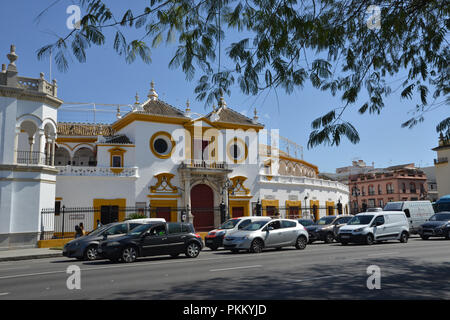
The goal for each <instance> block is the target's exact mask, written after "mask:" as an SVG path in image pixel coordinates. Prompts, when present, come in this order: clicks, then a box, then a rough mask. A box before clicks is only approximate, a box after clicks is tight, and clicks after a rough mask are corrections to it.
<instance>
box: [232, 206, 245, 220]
mask: <svg viewBox="0 0 450 320" xmlns="http://www.w3.org/2000/svg"><path fill="white" fill-rule="evenodd" d="M243 216H244V207H233V209H232V210H231V217H232V218H237V217H243Z"/></svg>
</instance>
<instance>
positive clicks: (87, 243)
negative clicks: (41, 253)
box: [63, 218, 166, 260]
mask: <svg viewBox="0 0 450 320" xmlns="http://www.w3.org/2000/svg"><path fill="white" fill-rule="evenodd" d="M152 221H153V222H155V221H159V222H165V221H166V220H165V219H163V218H145V219H133V220H127V221H123V222H114V223H109V224H106V225H104V226H101V227H99V228H97V229H95V230H94V231H92V232H90V233H89V234H87V235H85V236H82V237H80V238H76V239H74V240H72V241H69V242H67V243H66V244H65V245H64V248H63V256H65V257H68V258H77V259H78V260H95V259H97V247H98V244H99V242H100V241H101V240H102V239H103V237H104V236H105V235H107V236H108V237H109V238H116V237H120V236H123V235H125V234H127V233H128V232H130V231H131V230H133V229H134V228H135V227H137V226H140V225H141V224H144V223H149V222H152Z"/></svg>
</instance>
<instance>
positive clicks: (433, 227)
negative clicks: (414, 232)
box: [418, 211, 450, 240]
mask: <svg viewBox="0 0 450 320" xmlns="http://www.w3.org/2000/svg"><path fill="white" fill-rule="evenodd" d="M418 233H419V235H420V237H421V238H422V239H423V240H427V239H428V238H430V237H445V239H447V240H450V211H444V212H438V213H436V214H434V215H433V216H431V217H430V219H428V221H427V222H425V223H424V224H423V225H421V226H420V227H419V230H418Z"/></svg>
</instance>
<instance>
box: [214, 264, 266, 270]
mask: <svg viewBox="0 0 450 320" xmlns="http://www.w3.org/2000/svg"><path fill="white" fill-rule="evenodd" d="M260 267H262V266H261V265H256V266H245V267H232V268H223V269H211V270H209V271H212V272H214V271H226V270H236V269H247V268H260Z"/></svg>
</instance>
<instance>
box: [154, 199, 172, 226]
mask: <svg viewBox="0 0 450 320" xmlns="http://www.w3.org/2000/svg"><path fill="white" fill-rule="evenodd" d="M177 206H178V200H150V208H171V210H170V220H171V222H177V221H178V214H177ZM151 217H152V218H154V217H156V211H155V212H151Z"/></svg>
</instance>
